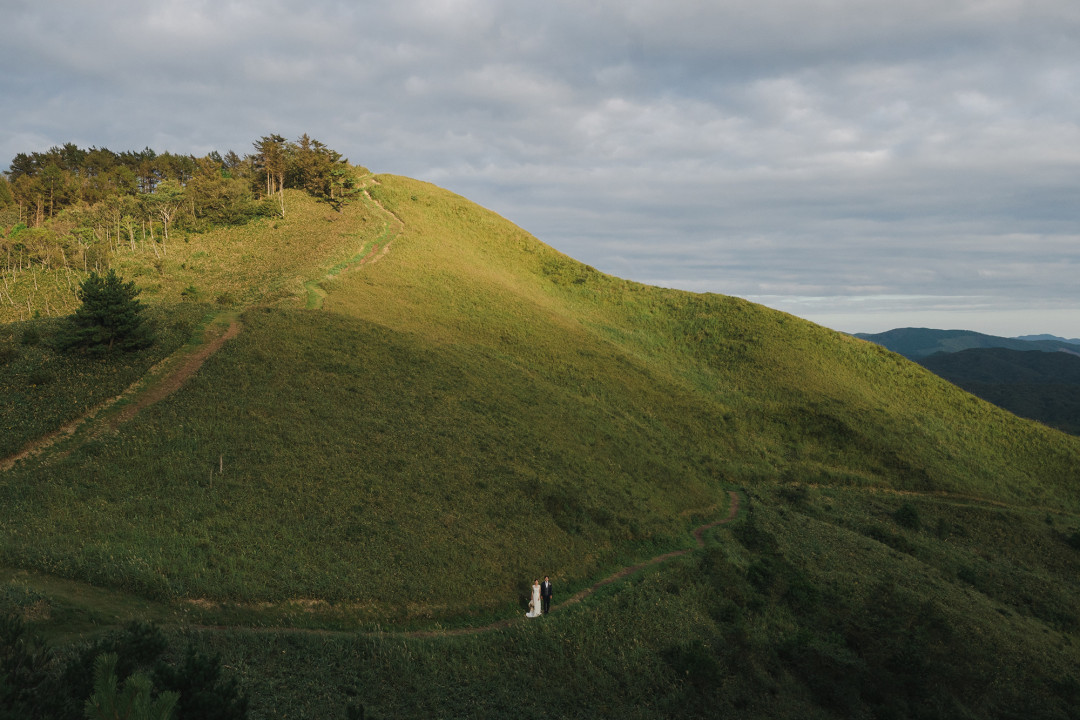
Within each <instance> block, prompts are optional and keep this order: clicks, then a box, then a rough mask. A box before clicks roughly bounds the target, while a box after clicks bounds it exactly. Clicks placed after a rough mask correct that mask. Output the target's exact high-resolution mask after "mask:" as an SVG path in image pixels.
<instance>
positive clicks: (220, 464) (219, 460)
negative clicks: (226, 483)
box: [217, 455, 225, 475]
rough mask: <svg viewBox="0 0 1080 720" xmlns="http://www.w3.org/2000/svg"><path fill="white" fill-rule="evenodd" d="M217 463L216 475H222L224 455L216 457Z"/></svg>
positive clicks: (223, 472)
mask: <svg viewBox="0 0 1080 720" xmlns="http://www.w3.org/2000/svg"><path fill="white" fill-rule="evenodd" d="M217 462H218V475H224V474H225V456H224V455H218V456H217Z"/></svg>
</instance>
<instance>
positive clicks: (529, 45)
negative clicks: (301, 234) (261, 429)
mask: <svg viewBox="0 0 1080 720" xmlns="http://www.w3.org/2000/svg"><path fill="white" fill-rule="evenodd" d="M0 23H2V25H3V27H4V32H3V40H2V41H0V62H2V63H3V67H4V68H5V70H4V72H3V73H0V167H6V165H7V163H8V162H10V160H11V158H12V157H13V156H14V155H15V154H16V153H18V152H28V151H33V150H46V149H48V148H49V147H50V146H52V145H59V144H63V143H64V142H74V143H76V144H78V145H80V146H82V147H89V146H91V145H96V146H99V147H102V146H104V147H108V148H110V149H112V150H116V151H120V150H129V149H141V148H142V147H144V146H149V147H152V148H154V149H155V150H157V151H159V152H161V151H165V150H168V151H171V152H177V153H193V154H197V155H202V154H205V153H206V152H209V151H210V150H214V149H216V150H219V151H221V152H225V151H226V150H230V149H232V150H235V151H237V152H238V153H240V154H245V153H249V152H252V147H251V143H252V142H253V141H254V140H256V139H258V138H259V137H260V136H263V135H268V134H270V133H280V134H282V135H285V136H286V137H289V138H296V137H298V136H299V135H300V134H302V133H305V132H306V133H308V134H310V135H311V136H312V137H315V138H317V139H319V140H322V141H323V142H325V143H326V144H328V145H329V146H330V147H332V148H334V149H336V150H338V151H340V152H342V153H343V154H345V155H346V156H347V157H348V158H349V159H350V161H352V162H354V163H356V164H361V165H365V166H367V167H369V168H371V169H372V170H374V171H376V172H389V173H397V174H402V175H409V176H411V177H416V178H420V179H423V180H429V181H431V182H434V183H437V184H439V185H441V186H443V187H446V188H448V189H450V190H452V191H454V192H457V193H460V194H462V195H464V196H466V197H468V198H470V199H471V200H474V201H476V202H478V203H480V204H481V205H484V206H485V207H488V208H490V209H492V210H494V211H496V212H498V213H499V214H501V215H503V216H505V217H507V218H509V219H510V220H512V221H514V222H516V223H517V224H518V225H521V226H522V227H523V228H525V229H526V230H528V231H530V232H532V233H533V234H534V235H536V236H537V237H539V238H540V239H541V240H543V241H544V242H546V243H548V244H550V245H553V246H554V247H556V248H558V249H559V250H561V251H563V252H565V253H567V254H569V255H571V256H573V257H575V258H577V259H579V260H581V261H583V262H586V263H588V264H590V265H593V266H594V267H596V268H598V269H600V270H602V271H605V272H608V273H612V274H615V275H619V276H621V277H626V278H630V279H634V280H639V281H641V282H646V283H650V284H656V285H664V286H668V287H677V288H683V289H687V290H693V291H702V292H706V291H707V292H719V293H725V294H729V295H737V296H740V297H745V298H748V299H750V300H754V301H756V302H761V303H764V304H766V305H769V306H772V307H775V308H779V309H781V310H785V311H788V312H791V313H794V314H796V315H799V316H801V317H805V318H808V319H811V320H814V321H815V322H820V323H822V324H824V325H827V326H829V327H833V328H836V329H838V330H844V331H849V332H856V331H867V332H876V331H881V330H886V329H890V328H893V327H905V326H921V327H936V328H943V329H950V328H965V329H972V330H978V331H982V332H988V333H992V334H1001V335H1017V334H1026V333H1040V332H1049V333H1054V334H1057V335H1064V336H1067V337H1080V293H1078V289H1080V282H1078V280H1077V277H1078V275H1080V243H1078V238H1080V225H1078V223H1077V220H1078V215H1080V213H1078V201H1080V197H1078V195H1080V192H1078V191H1080V2H1077V1H1076V0H903V2H900V1H899V0H712V1H705V0H593V1H591V2H590V1H588V0H577V1H576V2H568V1H565V2H564V1H563V0H545V1H544V2H523V1H522V0H390V1H386V0H384V1H382V2H377V3H354V2H345V1H344V0H342V1H340V2H331V1H329V0H295V1H294V0H257V1H256V0H212V1H211V2H192V1H190V0H171V1H170V2H167V3H165V2H147V1H146V0H110V2H108V3H88V2H85V1H83V0H29V1H23V0H0Z"/></svg>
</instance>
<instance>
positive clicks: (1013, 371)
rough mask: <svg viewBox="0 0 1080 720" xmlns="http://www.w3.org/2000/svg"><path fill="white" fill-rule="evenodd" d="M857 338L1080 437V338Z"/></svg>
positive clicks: (907, 333) (919, 334) (941, 333)
mask: <svg viewBox="0 0 1080 720" xmlns="http://www.w3.org/2000/svg"><path fill="white" fill-rule="evenodd" d="M856 337H860V338H862V339H864V340H869V341H871V342H874V343H877V344H878V345H882V346H884V347H886V348H888V349H889V350H892V351H893V352H896V353H899V354H901V355H903V356H905V357H907V358H908V359H910V360H914V361H915V362H917V363H919V364H920V365H922V366H923V367H925V368H926V369H927V370H930V371H931V372H933V373H934V374H936V375H938V376H940V377H942V378H944V379H946V380H948V381H949V382H951V383H953V384H954V385H957V386H959V387H961V388H963V389H964V390H967V391H968V392H970V393H971V394H972V395H976V396H978V397H981V398H982V399H983V400H986V401H987V402H991V403H993V404H995V405H997V406H998V407H1001V408H1004V409H1005V410H1008V411H1009V412H1011V413H1013V414H1015V415H1019V416H1021V417H1026V418H1029V419H1031V420H1037V421H1039V422H1041V423H1043V424H1045V425H1049V426H1051V427H1055V428H1057V429H1059V430H1063V431H1065V432H1068V433H1072V434H1074V435H1080V340H1076V339H1071V340H1070V339H1066V338H1061V337H1057V336H1055V335H1025V336H1023V337H1019V338H1005V337H997V336H994V335H984V334H982V333H977V332H972V331H970V330H931V329H927V328H899V329H896V330H889V331H887V332H883V333H877V334H869V333H859V334H857V335H856Z"/></svg>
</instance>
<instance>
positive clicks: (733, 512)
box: [384, 490, 739, 638]
mask: <svg viewBox="0 0 1080 720" xmlns="http://www.w3.org/2000/svg"><path fill="white" fill-rule="evenodd" d="M728 497H729V498H730V499H731V502H730V503H729V504H728V514H727V516H726V517H723V518H721V519H720V520H714V521H713V522H711V523H708V524H705V525H702V526H701V527H698V528H696V529H695V530H694V532H693V536H694V542H695V544H696V548H687V549H685V550H675V551H673V552H669V553H664V554H663V555H657V556H656V557H654V558H649V559H648V560H646V561H645V562H643V563H638V564H637V565H631V566H630V567H625V568H623V569H622V570H619V571H617V572H615V573H613V574H611V575H609V576H607V577H606V578H604V579H603V580H600V581H599V582H597V583H595V584H593V585H590V586H589V587H587V588H585V589H584V590H579V591H578V592H577V593H575V594H574V595H571V596H570V597H569V598H567V599H566V600H564V601H562V602H561V603H558V604H556V603H552V605H551V612H556V611H559V610H564V609H566V608H567V607H570V606H572V605H576V604H578V603H580V602H581V601H582V600H584V599H585V598H587V597H588V596H590V595H592V594H593V593H594V592H596V591H597V590H599V589H600V588H602V587H605V586H607V585H610V584H612V583H613V582H615V581H616V580H621V579H622V578H625V577H627V576H629V575H633V574H634V573H636V572H638V571H639V570H643V569H644V568H647V567H649V566H651V565H658V564H660V563H662V562H665V561H667V560H671V559H672V558H677V557H680V556H682V555H686V554H687V553H689V552H690V551H691V550H693V549H700V548H703V547H705V537H704V536H705V533H706V532H707V531H709V530H711V529H712V528H714V527H717V526H718V525H724V524H726V523H729V522H731V521H732V520H734V519H735V517H736V516H738V514H739V494H738V493H736V492H735V491H734V490H728ZM516 622H524V619H523V618H521V617H512V618H507V619H505V620H499V621H497V622H494V623H491V624H490V625H483V626H480V627H471V628H453V629H449V630H416V631H411V632H402V633H384V634H395V635H402V636H404V637H411V638H428V637H446V636H451V635H475V634H477V633H482V632H490V631H492V630H501V629H503V628H507V627H510V626H511V625H513V624H514V623H516Z"/></svg>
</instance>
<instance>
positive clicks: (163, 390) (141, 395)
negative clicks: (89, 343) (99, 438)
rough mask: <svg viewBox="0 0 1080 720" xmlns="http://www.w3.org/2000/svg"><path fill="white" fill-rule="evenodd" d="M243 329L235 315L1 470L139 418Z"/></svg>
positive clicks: (6, 462) (4, 462) (0, 461)
mask: <svg viewBox="0 0 1080 720" xmlns="http://www.w3.org/2000/svg"><path fill="white" fill-rule="evenodd" d="M240 329H241V325H240V322H239V321H238V320H237V319H236V318H231V319H230V321H229V325H228V327H227V328H226V329H225V332H223V333H221V334H220V335H217V336H215V337H214V338H213V339H211V340H210V341H208V342H206V341H205V340H204V342H202V343H201V344H199V345H198V346H196V349H195V350H194V351H191V350H190V348H187V347H183V348H180V349H179V350H177V351H176V352H174V353H173V354H172V355H170V356H169V357H167V358H165V359H164V360H162V361H161V362H159V363H158V364H157V365H155V366H154V367H153V368H151V369H150V371H149V372H148V373H147V374H146V375H144V376H143V377H141V378H139V379H138V380H136V381H135V382H134V383H132V385H131V386H130V387H128V389H127V390H125V391H124V392H122V393H120V394H119V395H117V396H116V397H113V398H110V399H108V400H106V401H104V402H102V403H101V404H99V405H97V406H96V407H93V408H91V409H90V410H89V411H88V412H87V413H85V414H84V415H82V416H81V417H78V418H75V419H74V420H72V421H70V422H68V423H65V424H64V425H62V426H60V427H59V428H58V429H56V430H54V431H53V432H51V433H49V434H47V435H44V436H42V437H40V438H38V439H37V440H33V441H31V442H29V443H28V444H27V445H25V446H24V447H23V448H22V449H21V450H19V451H18V452H17V453H15V454H14V455H10V456H8V457H6V458H3V459H0V472H4V471H5V470H10V469H11V468H12V467H14V466H15V463H17V462H19V461H20V460H24V459H26V458H30V457H34V456H35V455H40V454H41V453H43V452H44V451H45V450H47V449H48V448H50V447H52V446H53V445H55V444H56V443H58V442H60V441H62V440H66V439H67V438H70V437H71V436H73V435H74V434H75V433H76V432H77V431H78V430H79V429H80V428H82V427H83V426H85V425H91V424H95V423H99V426H98V427H94V428H92V430H91V431H90V432H89V433H87V435H86V438H90V437H93V436H95V435H97V434H98V433H100V432H101V431H102V430H104V429H112V430H115V429H116V428H117V427H119V426H120V425H122V424H123V423H125V422H127V421H128V420H130V419H132V418H133V417H135V415H137V414H138V413H139V411H140V410H142V409H143V408H145V407H147V406H149V405H152V404H154V403H156V402H158V401H159V400H162V399H164V398H166V397H168V396H169V395H171V394H172V393H174V392H175V391H176V390H178V389H180V387H181V386H182V385H183V384H184V383H185V382H187V380H188V379H189V378H190V377H191V376H192V375H194V374H195V373H196V372H197V371H198V369H199V368H200V367H202V365H203V363H204V362H206V359H207V358H208V357H210V356H211V355H213V354H214V353H215V352H217V351H218V350H219V349H220V348H221V346H222V345H224V344H225V343H226V341H228V340H230V339H232V338H234V337H236V336H237V335H239V334H240ZM204 338H205V335H204ZM185 353H186V355H185ZM170 363H176V364H175V366H173V367H168V366H169V364H170ZM163 367H165V368H168V369H166V370H165V371H164V374H163V375H162V376H161V377H158V378H154V379H151V380H150V381H149V382H147V378H148V377H152V376H153V375H154V373H155V372H156V371H157V370H158V369H159V368H163ZM127 398H132V401H131V403H130V404H128V405H125V406H124V407H123V409H121V410H120V412H118V413H116V414H115V415H112V416H108V415H106V416H104V417H103V418H102V419H101V420H100V421H99V419H98V418H99V416H101V415H102V413H105V412H106V411H108V410H109V408H111V407H113V406H114V405H116V404H117V403H119V402H120V401H121V400H124V399H127ZM72 449H73V448H66V449H65V450H64V451H63V452H61V453H60V456H63V455H66V454H67V453H69V452H71V450H72Z"/></svg>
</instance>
